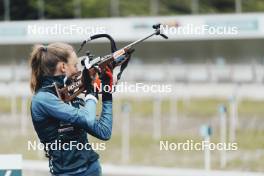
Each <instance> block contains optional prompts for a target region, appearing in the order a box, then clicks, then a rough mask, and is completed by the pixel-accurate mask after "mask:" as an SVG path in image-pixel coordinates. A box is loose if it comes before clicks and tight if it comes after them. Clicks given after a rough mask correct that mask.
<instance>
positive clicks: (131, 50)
mask: <svg viewBox="0 0 264 176" xmlns="http://www.w3.org/2000/svg"><path fill="white" fill-rule="evenodd" d="M134 51H135V49H130V50H129V51H128V52H127V54H126V57H128V58H127V59H126V60H125V61H124V62H123V63H122V64H121V66H120V71H119V73H118V74H117V82H118V81H119V79H120V78H121V76H122V73H123V71H124V70H125V69H126V67H127V65H128V62H129V61H130V58H131V54H132V53H133V52H134Z"/></svg>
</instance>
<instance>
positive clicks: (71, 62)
mask: <svg viewBox="0 0 264 176" xmlns="http://www.w3.org/2000/svg"><path fill="white" fill-rule="evenodd" d="M77 64H78V57H77V55H76V53H75V52H72V53H71V55H70V57H69V58H68V62H67V63H64V72H65V74H66V76H67V77H70V76H72V75H74V74H75V73H77V72H78V68H77Z"/></svg>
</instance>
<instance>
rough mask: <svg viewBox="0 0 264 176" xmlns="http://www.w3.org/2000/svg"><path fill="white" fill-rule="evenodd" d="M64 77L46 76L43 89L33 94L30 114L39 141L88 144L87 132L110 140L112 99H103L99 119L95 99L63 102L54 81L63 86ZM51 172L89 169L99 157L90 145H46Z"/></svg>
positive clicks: (45, 142)
mask: <svg viewBox="0 0 264 176" xmlns="http://www.w3.org/2000/svg"><path fill="white" fill-rule="evenodd" d="M64 78H65V76H63V75H61V76H52V77H44V78H43V80H42V83H41V88H40V89H39V90H38V91H37V92H36V93H35V95H34V96H33V97H32V102H31V115H32V122H33V125H34V128H35V130H36V132H37V134H38V137H39V139H40V141H41V142H42V143H43V144H44V145H45V146H48V144H49V143H52V142H55V141H60V142H61V143H62V144H64V143H70V141H78V143H82V144H87V143H89V142H88V139H87V133H88V134H91V135H92V136H94V137H96V138H98V139H101V140H108V139H110V137H111V133H112V101H110V100H109V101H103V102H102V112H101V116H100V118H98V119H97V118H96V102H95V100H92V99H88V100H86V101H84V100H82V99H80V98H76V99H74V100H73V101H72V102H71V103H70V104H66V103H64V102H63V101H62V100H60V99H59V98H58V97H57V95H56V91H55V88H54V87H53V86H52V83H53V82H56V83H57V84H58V85H63V84H64V82H63V80H64ZM47 148H48V149H47V155H48V158H49V165H50V172H51V173H52V174H64V173H68V172H69V173H72V172H75V171H77V170H82V168H88V167H89V165H91V164H92V163H93V162H95V161H97V159H98V158H99V156H98V154H97V153H96V152H94V151H93V150H92V149H91V148H90V149H87V148H84V149H82V150H78V149H77V148H76V147H73V148H72V149H71V150H64V149H58V150H51V149H49V147H47Z"/></svg>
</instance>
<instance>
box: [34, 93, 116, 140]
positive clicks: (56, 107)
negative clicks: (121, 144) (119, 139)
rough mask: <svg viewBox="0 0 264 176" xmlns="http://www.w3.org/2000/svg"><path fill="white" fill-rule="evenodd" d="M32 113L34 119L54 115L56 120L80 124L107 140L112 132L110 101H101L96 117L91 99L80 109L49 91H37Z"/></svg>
mask: <svg viewBox="0 0 264 176" xmlns="http://www.w3.org/2000/svg"><path fill="white" fill-rule="evenodd" d="M32 113H33V114H34V116H35V120H38V119H41V118H43V115H44V116H45V117H47V116H49V117H54V118H56V119H58V120H61V121H64V122H69V123H71V124H73V125H77V126H80V127H81V128H83V129H84V130H86V131H87V132H88V133H90V134H91V135H93V136H95V137H97V138H99V139H102V140H108V139H110V137H111V134H112V122H113V120H112V101H111V100H109V101H103V108H102V113H101V117H100V118H99V119H96V102H95V101H94V100H92V99H88V100H86V101H85V106H84V107H81V108H80V109H78V108H75V107H73V106H71V105H69V104H66V103H64V102H63V101H61V100H60V99H59V98H58V97H56V96H55V95H53V94H51V93H49V92H39V93H37V95H35V96H34V97H33V99H32Z"/></svg>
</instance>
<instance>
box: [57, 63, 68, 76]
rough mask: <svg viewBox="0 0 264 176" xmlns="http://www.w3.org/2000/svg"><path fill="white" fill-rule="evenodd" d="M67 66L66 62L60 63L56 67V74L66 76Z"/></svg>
mask: <svg viewBox="0 0 264 176" xmlns="http://www.w3.org/2000/svg"><path fill="white" fill-rule="evenodd" d="M65 73H66V64H65V63H64V62H58V63H57V66H56V74H65Z"/></svg>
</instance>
